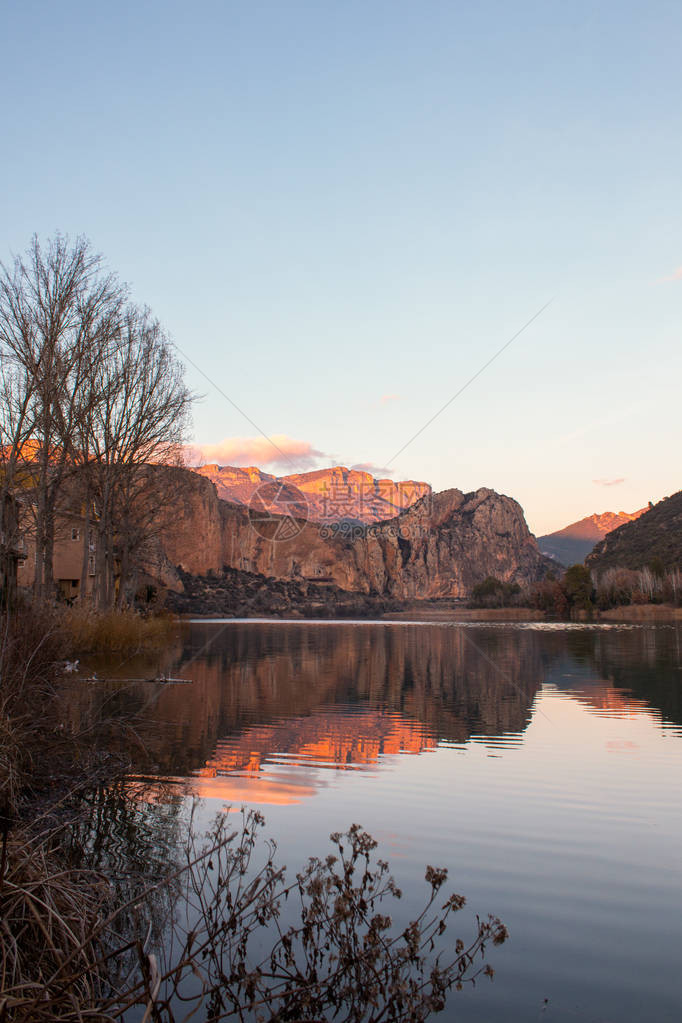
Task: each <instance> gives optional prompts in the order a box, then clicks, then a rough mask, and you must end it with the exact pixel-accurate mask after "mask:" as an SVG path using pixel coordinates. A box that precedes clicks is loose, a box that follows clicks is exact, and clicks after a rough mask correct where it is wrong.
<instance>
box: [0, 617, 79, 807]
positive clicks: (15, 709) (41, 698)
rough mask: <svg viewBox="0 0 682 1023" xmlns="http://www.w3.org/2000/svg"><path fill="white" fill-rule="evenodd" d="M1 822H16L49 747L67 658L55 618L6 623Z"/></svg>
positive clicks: (0, 697)
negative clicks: (40, 754)
mask: <svg viewBox="0 0 682 1023" xmlns="http://www.w3.org/2000/svg"><path fill="white" fill-rule="evenodd" d="M0 629H1V630H2V637H1V639H0V818H2V817H5V818H12V817H13V816H14V815H15V814H16V812H17V806H18V802H19V798H20V795H21V792H22V791H23V789H24V788H25V787H26V786H27V784H29V781H30V777H31V775H32V773H33V758H34V755H35V753H36V751H39V750H41V748H42V747H43V745H44V742H43V732H44V729H45V726H46V724H47V723H48V722H49V710H48V708H49V706H50V705H51V703H52V701H53V699H54V695H55V686H54V678H55V665H56V663H57V662H58V660H59V659H60V657H62V656H63V654H64V646H63V641H62V637H61V636H60V633H59V630H58V628H57V624H56V622H55V620H54V616H53V615H52V614H50V613H47V612H45V613H43V612H39V613H38V612H34V611H26V612H24V613H20V614H18V615H17V616H16V617H12V618H8V617H6V616H5V617H3V618H2V619H0Z"/></svg>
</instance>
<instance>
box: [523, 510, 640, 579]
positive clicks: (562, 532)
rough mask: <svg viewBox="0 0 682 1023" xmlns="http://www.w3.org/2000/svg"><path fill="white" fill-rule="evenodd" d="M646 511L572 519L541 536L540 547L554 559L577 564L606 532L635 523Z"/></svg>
mask: <svg viewBox="0 0 682 1023" xmlns="http://www.w3.org/2000/svg"><path fill="white" fill-rule="evenodd" d="M646 510H647V509H646V508H640V509H639V511H636V512H631V513H628V512H622V511H621V512H602V513H601V514H595V515H588V516H586V518H584V519H580V520H579V521H578V522H572V523H571V524H570V526H564V528H563V529H558V530H557V531H556V532H555V533H548V534H547V535H546V536H539V537H538V547H539V548H540V550H541V551H542V553H543V554H545V555H547V557H548V558H553V559H554V560H555V561H558V562H559V563H560V564H562V565H566V566H568V565H575V564H578V563H579V562H581V561H584V560H585V558H586V557H587V555H588V554H589V553H590V551H591V550H592V548H593V547H594V545H595V544H596V543H599V541H600V540H603V539H604V537H605V536H606V534H607V533H611V532H612V531H613V530H614V529H618V528H619V527H620V526H623V525H625V523H627V522H634V521H635V519H638V518H639V517H640V515H643V514H644V512H645V511H646Z"/></svg>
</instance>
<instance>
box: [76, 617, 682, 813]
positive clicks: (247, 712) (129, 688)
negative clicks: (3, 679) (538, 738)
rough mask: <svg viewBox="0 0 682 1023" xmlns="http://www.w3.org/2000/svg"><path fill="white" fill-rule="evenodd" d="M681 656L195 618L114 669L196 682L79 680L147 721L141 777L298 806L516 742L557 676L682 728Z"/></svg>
mask: <svg viewBox="0 0 682 1023" xmlns="http://www.w3.org/2000/svg"><path fill="white" fill-rule="evenodd" d="M679 647H680V637H679V631H678V630H676V629H675V628H667V629H666V628H662V629H661V628H659V629H652V628H643V629H638V628H630V629H626V630H615V629H613V628H606V629H598V628H582V629H568V630H562V629H551V630H544V629H543V630H541V629H538V628H533V629H529V628H525V627H514V626H508V627H504V628H500V627H499V626H497V627H490V628H485V627H478V628H472V627H452V626H447V625H440V626H434V625H431V624H430V625H399V624H396V625H383V626H378V627H377V628H371V627H370V628H368V627H367V626H366V625H362V626H355V625H352V624H343V625H337V626H334V627H329V628H324V627H321V626H320V625H305V624H300V623H299V624H297V625H296V626H291V627H290V626H287V625H282V624H279V623H270V624H261V625H258V626H256V627H255V626H254V625H253V624H252V623H249V624H239V623H234V624H233V623H229V624H226V625H213V624H195V625H193V626H192V627H191V630H190V631H189V633H188V635H187V636H186V637H185V639H184V641H183V642H180V643H178V645H177V647H176V648H175V649H174V650H171V651H166V653H165V656H164V659H162V661H161V662H160V663H157V664H154V665H150V664H148V663H147V664H143V665H141V666H140V665H139V664H132V665H131V663H130V662H126V663H125V664H124V665H122V666H118V668H117V667H116V666H112V665H108V666H107V674H108V675H109V676H110V677H111V676H112V675H113V674H114V673H115V672H116V671H117V670H118V671H119V672H120V673H121V674H122V675H123V676H124V677H125V676H126V675H130V674H131V673H132V672H133V671H138V672H144V671H145V670H146V671H151V672H161V671H163V672H164V673H166V674H172V675H173V676H178V677H183V678H187V679H191V684H189V685H182V686H175V685H158V684H149V683H145V684H141V685H140V684H138V685H123V684H121V685H118V684H112V683H106V684H96V683H93V684H90V685H89V686H86V687H83V686H82V685H81V686H80V688H79V689H78V701H77V707H75V706H72V708H71V713H72V714H74V713H75V714H77V715H80V717H81V723H82V721H83V720H86V719H87V718H88V717H90V716H91V715H92V714H93V713H94V712H95V711H96V712H97V713H98V714H101V713H102V712H104V714H105V716H107V715H108V716H110V717H111V718H112V719H115V720H118V719H120V717H121V716H122V715H124V714H129V713H134V714H135V716H136V719H137V722H138V723H137V724H136V736H137V737H139V742H138V743H137V748H135V744H133V745H132V746H131V744H130V741H129V740H126V742H127V745H128V748H129V750H130V751H131V752H132V755H133V758H134V762H135V767H136V769H137V770H147V771H149V770H152V771H153V772H154V773H157V774H162V775H169V776H176V777H178V776H179V777H187V776H189V775H194V776H195V778H196V789H197V791H198V792H199V793H200V794H207V795H208V794H211V795H214V796H220V797H221V798H226V799H237V798H245V796H246V794H247V793H248V790H249V784H253V783H254V782H255V781H258V780H259V779H260V781H261V782H262V783H263V784H262V786H261V788H260V789H259V791H258V793H257V797H256V795H255V794H254V798H257V799H258V801H261V802H289V801H298V800H299V799H300V798H302V797H303V796H306V795H310V794H312V793H313V792H314V791H316V790H317V789H318V788H319V787H321V786H324V784H325V782H324V778H323V777H322V774H323V773H324V770H326V769H330V768H333V769H336V770H367V769H370V768H376V767H377V765H378V764H379V763H380V762H381V760H382V758H384V757H387V756H391V755H394V754H402V753H412V754H416V753H423V752H425V751H428V750H433V749H435V748H436V747H438V746H443V745H447V746H463V745H464V744H466V743H467V742H469V741H470V740H472V739H474V740H481V741H483V740H485V742H486V746H487V748H488V749H490V750H494V749H498V748H507V747H508V746H509V745H510V744H512V745H513V744H514V743H518V742H520V741H522V737H523V734H524V732H525V729H526V728H527V726H528V724H529V722H530V720H531V716H532V713H533V706H534V700H535V698H536V695H537V694H538V692H539V690H540V689H541V687H542V686H543V684H545V683H552V684H553V685H554V686H556V687H557V688H558V689H560V690H562V691H563V692H565V693H567V694H568V695H570V696H571V697H572V698H574V699H577V700H579V701H580V702H581V703H582V704H583V705H584V706H586V707H589V708H590V709H591V710H592V711H593V712H596V713H598V714H605V715H611V716H623V715H632V714H641V713H643V712H646V711H647V710H648V709H649V708H650V707H657V708H658V709H659V710H660V712H661V714H662V715H663V716H664V717H667V718H669V719H671V720H673V721H676V722H680V723H682V716H681V715H682V711H681V708H680V684H679V683H680V681H682V679H681V678H680V669H679ZM266 765H267V766H268V768H269V771H268V774H267V777H262V775H263V769H264V767H265V766H266ZM301 770H304V771H305V772H306V773H305V775H302V774H301V773H300V772H301ZM321 772H322V774H321ZM221 778H222V779H224V780H223V782H222V783H221V781H220V779H221ZM227 779H230V781H229V782H228V781H227Z"/></svg>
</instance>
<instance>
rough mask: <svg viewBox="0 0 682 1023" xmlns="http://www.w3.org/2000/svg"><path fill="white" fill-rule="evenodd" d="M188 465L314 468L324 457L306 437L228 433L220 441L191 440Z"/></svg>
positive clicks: (187, 449)
mask: <svg viewBox="0 0 682 1023" xmlns="http://www.w3.org/2000/svg"><path fill="white" fill-rule="evenodd" d="M185 453H186V457H187V463H188V465H206V464H209V463H212V462H216V463H217V464H218V465H257V466H258V467H259V468H261V467H262V466H264V465H271V466H273V467H277V468H282V469H288V470H289V472H291V471H292V470H294V469H299V470H300V469H313V468H315V467H316V465H317V459H318V458H325V457H326V456H325V454H324V452H323V451H318V450H317V448H314V447H313V446H312V444H311V443H310V442H309V441H307V440H295V439H294V438H293V437H287V436H286V434H283V433H276V434H273V436H272V437H270V438H269V439H268V438H266V437H225V439H224V440H221V441H218V443H217V444H192V445H190V446H189V447H188V448H186V449H185Z"/></svg>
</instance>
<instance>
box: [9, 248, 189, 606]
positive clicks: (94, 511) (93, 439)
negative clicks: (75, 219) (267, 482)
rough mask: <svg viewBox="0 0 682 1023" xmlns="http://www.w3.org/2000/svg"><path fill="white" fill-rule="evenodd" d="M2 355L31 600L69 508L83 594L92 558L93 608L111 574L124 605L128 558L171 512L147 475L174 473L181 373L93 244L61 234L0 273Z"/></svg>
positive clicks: (163, 479)
mask: <svg viewBox="0 0 682 1023" xmlns="http://www.w3.org/2000/svg"><path fill="white" fill-rule="evenodd" d="M0 354H1V355H2V360H1V363H2V366H1V371H0V398H1V399H2V412H1V413H0V446H1V448H2V484H1V485H2V488H3V493H11V492H14V491H16V489H17V486H18V485H19V483H20V482H23V484H24V492H25V495H26V502H25V503H26V506H27V507H28V508H29V509H30V512H31V515H32V520H33V521H32V528H33V535H34V538H35V548H36V567H35V582H34V596H35V597H36V599H42V598H46V597H47V598H50V597H51V596H52V590H53V556H54V544H55V537H56V535H57V530H58V523H59V512H60V510H61V509H63V508H64V506H65V503H67V502H69V501H70V502H71V504H72V505H74V507H75V509H76V510H78V511H79V512H82V513H84V517H85V530H84V544H83V561H82V566H81V593H82V594H85V590H86V587H85V583H86V581H87V575H88V573H89V561H90V557H91V556H94V557H95V558H96V602H97V604H98V605H99V606H100V607H111V606H112V604H113V603H114V601H115V599H116V589H115V582H114V579H115V566H118V568H119V572H120V585H119V590H118V599H119V601H123V599H124V594H125V592H126V585H125V584H126V581H127V580H129V579H130V578H131V574H132V561H133V557H134V556H135V554H136V553H137V552H138V551H139V549H140V547H141V546H142V545H143V544H144V543H145V541H146V540H147V539H148V537H149V536H150V534H151V533H153V532H154V530H155V528H157V524H158V521H159V510H160V509H161V508H162V507H164V506H165V505H167V504H168V498H169V494H168V488H167V475H164V474H163V473H161V472H150V470H149V466H151V465H158V464H161V465H164V466H168V465H173V464H178V462H179V451H180V446H181V444H182V442H183V441H184V439H185V436H186V431H187V426H188V422H189V413H190V408H191V403H192V395H191V394H190V392H189V390H188V389H187V387H186V386H185V384H184V381H183V367H182V366H181V365H180V363H179V362H178V360H177V358H175V356H174V353H173V348H172V345H171V343H170V341H169V339H168V337H167V336H166V334H165V333H164V331H163V329H162V328H161V326H160V324H159V322H158V320H156V319H155V318H154V317H153V316H152V314H151V312H150V311H149V310H148V309H147V308H140V307H137V306H134V305H131V304H129V303H128V294H127V289H126V288H125V287H124V286H123V285H122V284H121V283H120V282H119V281H118V279H117V278H116V277H115V276H114V275H112V274H107V273H105V272H104V269H103V262H102V257H101V256H99V255H97V254H95V253H93V251H92V249H91V247H90V243H89V242H88V241H87V240H85V239H83V238H78V239H76V241H75V242H74V243H73V244H71V243H70V242H69V240H68V239H67V238H64V237H62V236H60V235H57V236H56V237H55V238H54V239H52V240H51V241H49V242H48V243H47V245H46V246H45V247H44V248H43V247H41V245H40V243H39V241H38V239H37V238H34V239H33V241H32V243H31V246H30V247H29V249H28V251H27V253H26V255H25V256H24V257H17V258H16V259H15V260H14V262H13V265H12V266H11V267H7V266H4V265H2V264H0ZM21 473H23V479H22V480H21V481H20V475H21ZM0 496H1V495H0ZM1 506H2V507H4V503H3V504H2V505H1ZM0 525H2V523H0ZM91 530H93V531H94V532H96V534H97V543H96V544H95V545H93V546H94V547H95V549H96V551H92V552H91V548H90V544H89V534H90V532H91ZM128 588H129V587H128Z"/></svg>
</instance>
